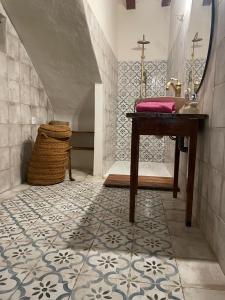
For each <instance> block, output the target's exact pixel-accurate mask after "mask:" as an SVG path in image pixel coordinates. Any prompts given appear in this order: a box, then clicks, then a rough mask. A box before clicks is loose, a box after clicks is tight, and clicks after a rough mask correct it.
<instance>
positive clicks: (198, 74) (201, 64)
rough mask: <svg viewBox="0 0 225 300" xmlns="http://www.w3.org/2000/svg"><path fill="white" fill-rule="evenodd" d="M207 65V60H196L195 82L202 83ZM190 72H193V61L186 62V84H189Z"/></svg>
mask: <svg viewBox="0 0 225 300" xmlns="http://www.w3.org/2000/svg"><path fill="white" fill-rule="evenodd" d="M205 64H206V60H205V59H203V58H202V59H200V58H198V59H195V65H194V78H195V80H197V81H198V82H201V80H202V76H203V73H204V70H205ZM190 71H192V61H191V60H187V61H186V66H185V80H186V83H187V82H188V78H189V74H190Z"/></svg>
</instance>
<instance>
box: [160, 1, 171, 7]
mask: <svg viewBox="0 0 225 300" xmlns="http://www.w3.org/2000/svg"><path fill="white" fill-rule="evenodd" d="M170 3H171V0H162V6H163V7H164V6H170Z"/></svg>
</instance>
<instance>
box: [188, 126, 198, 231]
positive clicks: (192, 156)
mask: <svg viewBox="0 0 225 300" xmlns="http://www.w3.org/2000/svg"><path fill="white" fill-rule="evenodd" d="M196 148H197V130H193V131H192V133H191V136H190V142H189V155H188V181H187V203H186V226H188V227H191V222H192V205H193V192H194V179H195V161H196Z"/></svg>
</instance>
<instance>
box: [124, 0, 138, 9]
mask: <svg viewBox="0 0 225 300" xmlns="http://www.w3.org/2000/svg"><path fill="white" fill-rule="evenodd" d="M126 3H127V9H135V8H136V0H126Z"/></svg>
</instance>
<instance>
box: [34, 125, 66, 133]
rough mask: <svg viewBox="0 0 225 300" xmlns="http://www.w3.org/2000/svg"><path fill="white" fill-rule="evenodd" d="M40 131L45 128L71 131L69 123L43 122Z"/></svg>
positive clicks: (45, 129) (47, 129)
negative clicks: (52, 123) (51, 123)
mask: <svg viewBox="0 0 225 300" xmlns="http://www.w3.org/2000/svg"><path fill="white" fill-rule="evenodd" d="M39 129H40V131H41V130H42V129H43V130H44V131H54V132H68V131H71V130H70V128H69V126H67V125H49V124H42V125H40V127H39Z"/></svg>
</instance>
